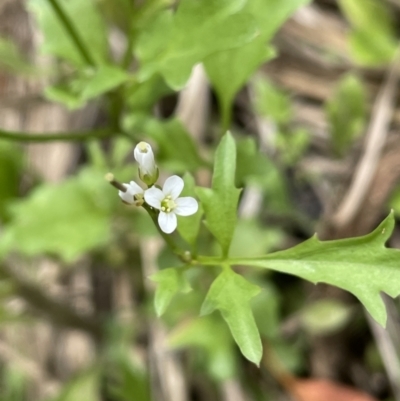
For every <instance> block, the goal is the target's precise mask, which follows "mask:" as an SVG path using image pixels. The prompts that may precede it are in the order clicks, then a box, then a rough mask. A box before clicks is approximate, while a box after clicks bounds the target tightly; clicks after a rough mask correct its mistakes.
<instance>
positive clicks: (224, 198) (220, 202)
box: [196, 132, 240, 255]
mask: <svg viewBox="0 0 400 401" xmlns="http://www.w3.org/2000/svg"><path fill="white" fill-rule="evenodd" d="M235 173H236V144H235V140H234V139H233V137H232V135H231V134H230V133H229V132H227V133H226V134H225V135H224V137H223V138H222V140H221V142H220V144H219V145H218V148H217V150H216V152H215V162H214V173H213V179H212V188H211V189H210V188H200V187H199V188H197V190H196V192H197V195H198V196H199V198H200V200H201V202H202V204H203V208H204V211H205V214H206V222H207V227H208V229H209V230H210V231H211V233H212V234H213V235H214V236H215V238H216V239H217V240H218V242H219V244H220V245H221V247H222V252H223V254H224V255H227V254H228V252H229V246H230V244H231V241H232V236H233V232H234V230H235V226H236V221H237V204H238V200H239V194H240V190H239V189H237V188H236V187H235Z"/></svg>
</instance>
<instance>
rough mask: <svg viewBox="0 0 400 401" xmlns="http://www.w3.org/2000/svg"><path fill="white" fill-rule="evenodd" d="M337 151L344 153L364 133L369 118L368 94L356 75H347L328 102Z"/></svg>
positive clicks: (328, 112) (328, 113)
mask: <svg viewBox="0 0 400 401" xmlns="http://www.w3.org/2000/svg"><path fill="white" fill-rule="evenodd" d="M326 111H327V115H328V118H329V123H330V127H331V136H332V143H333V147H334V150H335V152H336V153H337V154H338V155H343V154H344V153H345V151H346V150H347V149H348V148H349V146H350V145H351V143H352V141H353V140H354V139H355V138H356V137H357V136H358V135H360V134H361V133H362V130H363V128H364V126H365V123H366V118H367V94H366V91H365V88H364V86H363V84H362V82H361V81H360V79H358V78H357V77H356V76H354V75H345V76H344V77H343V78H342V79H341V80H340V81H339V83H338V85H337V87H336V89H335V91H334V93H333V96H332V97H331V98H330V99H329V100H328V101H327V103H326Z"/></svg>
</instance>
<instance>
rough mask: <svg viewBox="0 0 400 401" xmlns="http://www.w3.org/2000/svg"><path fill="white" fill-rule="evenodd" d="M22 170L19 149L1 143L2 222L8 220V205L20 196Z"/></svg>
mask: <svg viewBox="0 0 400 401" xmlns="http://www.w3.org/2000/svg"><path fill="white" fill-rule="evenodd" d="M21 169H22V158H21V153H20V151H19V147H17V146H15V145H14V144H11V143H7V142H4V141H0V182H1V185H0V221H4V220H7V218H8V210H7V205H8V204H9V203H10V201H11V200H13V199H15V198H16V196H17V195H18V187H19V184H18V181H19V178H20V175H21Z"/></svg>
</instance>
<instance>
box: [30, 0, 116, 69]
mask: <svg viewBox="0 0 400 401" xmlns="http://www.w3.org/2000/svg"><path fill="white" fill-rule="evenodd" d="M61 6H62V8H63V10H64V11H65V13H66V14H67V16H68V17H69V18H70V19H71V21H73V22H74V26H75V28H76V30H77V31H78V34H79V36H80V38H81V40H82V41H83V42H84V43H85V44H86V47H87V48H89V49H90V54H91V56H92V57H93V58H94V60H95V61H96V62H98V63H102V62H105V61H106V60H107V58H108V45H107V30H106V27H105V24H104V21H103V19H102V17H101V15H100V13H99V12H98V10H97V8H96V6H95V4H94V1H93V0H68V1H65V0H63V1H61ZM29 7H30V9H31V10H32V11H33V13H34V14H35V16H36V19H37V22H38V25H39V28H40V29H41V32H42V33H43V37H44V40H43V46H42V50H43V52H45V53H47V54H51V55H53V56H57V57H60V58H62V59H64V60H67V61H69V62H71V63H73V64H74V65H76V66H78V67H83V66H86V61H85V60H83V58H82V56H81V54H80V52H79V51H78V50H77V48H76V46H75V43H74V42H73V40H72V38H71V37H70V36H69V34H68V32H67V30H66V29H65V27H64V26H63V25H62V23H61V21H60V20H59V18H58V17H57V15H56V13H55V12H54V9H53V8H52V6H51V5H50V2H49V1H47V0H30V1H29Z"/></svg>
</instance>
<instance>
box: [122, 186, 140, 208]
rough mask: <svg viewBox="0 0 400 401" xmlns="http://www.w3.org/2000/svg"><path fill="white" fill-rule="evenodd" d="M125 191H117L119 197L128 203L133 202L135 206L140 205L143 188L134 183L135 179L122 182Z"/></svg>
mask: <svg viewBox="0 0 400 401" xmlns="http://www.w3.org/2000/svg"><path fill="white" fill-rule="evenodd" d="M122 185H123V186H124V187H125V188H126V191H125V192H123V191H119V192H118V195H119V197H120V198H121V199H122V200H123V201H124V202H125V203H129V204H130V205H132V204H135V205H136V206H141V205H142V204H143V193H144V191H143V189H142V188H141V187H140V186H139V185H138V184H136V182H135V181H131V182H130V183H129V184H122Z"/></svg>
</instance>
